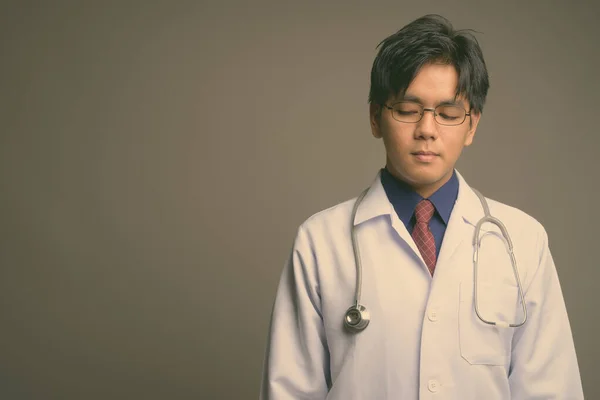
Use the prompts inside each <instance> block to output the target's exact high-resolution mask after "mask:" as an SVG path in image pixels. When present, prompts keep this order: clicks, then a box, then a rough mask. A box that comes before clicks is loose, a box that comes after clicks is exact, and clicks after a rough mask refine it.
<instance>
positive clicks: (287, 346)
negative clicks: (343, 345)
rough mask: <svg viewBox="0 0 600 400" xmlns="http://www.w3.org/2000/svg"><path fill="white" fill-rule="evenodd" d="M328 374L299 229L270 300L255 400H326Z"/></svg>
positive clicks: (310, 268)
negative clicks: (268, 320)
mask: <svg viewBox="0 0 600 400" xmlns="http://www.w3.org/2000/svg"><path fill="white" fill-rule="evenodd" d="M329 376H330V375H329V353H328V349H327V343H326V339H325V329H324V325H323V318H322V314H321V303H320V294H319V287H318V279H317V270H316V261H315V257H314V249H312V248H311V246H310V245H309V240H308V236H307V235H306V232H305V231H304V230H303V228H302V227H300V229H299V230H298V234H297V236H296V240H295V243H294V247H293V249H292V253H291V255H290V257H289V259H288V261H287V262H286V264H285V266H284V269H283V272H282V274H281V279H280V282H279V286H278V289H277V295H276V297H275V304H274V306H273V311H272V315H271V325H270V329H269V337H268V340H267V350H266V355H265V360H264V365H263V380H262V386H261V391H260V399H261V400H288V399H290V400H291V399H294V400H298V399H325V397H326V396H327V391H328V382H330V378H329Z"/></svg>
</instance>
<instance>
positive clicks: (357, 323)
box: [344, 304, 371, 332]
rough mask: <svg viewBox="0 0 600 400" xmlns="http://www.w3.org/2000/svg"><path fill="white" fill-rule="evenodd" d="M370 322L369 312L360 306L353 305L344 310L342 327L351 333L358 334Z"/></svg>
mask: <svg viewBox="0 0 600 400" xmlns="http://www.w3.org/2000/svg"><path fill="white" fill-rule="evenodd" d="M370 321H371V315H370V314H369V310H367V308H366V307H365V306H363V305H361V304H359V305H353V306H352V307H350V308H349V309H348V310H346V315H345V316H344V325H345V326H346V328H347V329H349V330H350V331H352V332H360V331H362V330H364V329H365V328H366V327H367V325H369V322H370Z"/></svg>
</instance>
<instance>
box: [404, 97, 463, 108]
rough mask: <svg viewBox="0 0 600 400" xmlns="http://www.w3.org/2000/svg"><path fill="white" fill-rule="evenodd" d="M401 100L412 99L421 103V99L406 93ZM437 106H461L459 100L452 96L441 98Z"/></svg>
mask: <svg viewBox="0 0 600 400" xmlns="http://www.w3.org/2000/svg"><path fill="white" fill-rule="evenodd" d="M401 101H414V102H416V103H419V104H421V105H422V104H423V100H421V99H420V98H419V97H418V96H412V95H407V96H404V97H402V100H401ZM437 106H461V107H462V104H461V103H460V102H459V101H457V100H456V98H453V99H448V100H442V101H440V102H439V103H437V104H436V107H437Z"/></svg>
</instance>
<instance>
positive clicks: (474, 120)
mask: <svg viewBox="0 0 600 400" xmlns="http://www.w3.org/2000/svg"><path fill="white" fill-rule="evenodd" d="M480 118H481V113H474V112H471V117H470V120H471V121H470V123H469V124H470V126H469V131H468V132H467V136H466V137H465V146H470V145H471V143H473V137H474V136H475V132H476V131H477V126H478V125H479V119H480Z"/></svg>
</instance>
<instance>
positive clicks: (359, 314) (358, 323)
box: [344, 188, 527, 333]
mask: <svg viewBox="0 0 600 400" xmlns="http://www.w3.org/2000/svg"><path fill="white" fill-rule="evenodd" d="M368 191H369V188H367V189H365V190H364V191H363V192H362V193H361V194H360V195H359V196H358V198H357V199H356V201H355V202H354V207H353V209H352V217H351V227H350V233H351V237H352V250H353V252H354V263H355V265H356V290H355V293H354V304H353V305H352V306H351V307H350V308H348V310H347V311H346V314H345V315H344V325H345V326H346V328H347V329H349V330H350V331H351V332H355V333H358V332H361V331H362V330H364V329H365V328H366V327H367V325H369V322H370V321H371V315H370V313H369V310H368V309H367V308H366V307H365V306H364V305H363V304H360V292H361V289H362V263H361V258H360V249H359V246H358V240H357V238H356V226H355V225H354V220H355V217H356V211H357V210H358V206H359V205H360V203H361V202H362V200H363V199H364V197H365V196H366V194H367V192H368ZM473 191H474V192H475V194H476V195H477V197H478V198H479V201H480V202H481V205H482V207H483V211H484V212H485V216H484V217H483V218H481V219H480V220H479V222H477V224H476V225H475V233H474V235H473V245H474V246H475V250H474V253H473V280H474V286H475V288H474V293H473V300H474V304H475V313H476V314H477V317H479V319H480V320H481V321H482V322H484V323H486V324H488V325H493V326H497V327H500V328H509V327H510V328H517V327H519V326H521V325H523V324H525V321H527V307H526V306H525V297H524V295H523V287H522V286H521V279H520V278H519V271H518V270H517V261H516V259H515V255H514V253H513V244H512V241H511V240H510V235H509V234H508V231H507V230H506V227H505V226H504V224H503V223H502V222H501V221H500V220H499V219H497V218H494V217H492V216H491V214H490V209H489V207H488V204H487V201H486V200H485V198H484V197H483V196H482V195H481V193H479V191H477V190H475V189H473ZM485 222H491V223H492V224H494V225H496V226H497V227H498V228H500V231H501V232H502V238H501V239H502V241H503V242H504V244H505V246H506V249H507V252H508V254H509V255H510V262H511V264H512V268H513V273H514V275H515V279H516V281H517V286H518V291H519V298H520V300H521V306H522V309H523V321H521V322H519V323H513V324H510V323H508V322H505V321H489V320H486V319H485V318H483V317H482V316H481V314H480V313H479V303H478V301H477V269H478V261H479V252H480V248H481V240H482V239H483V238H484V237H485V235H490V234H492V232H486V233H484V234H483V235H482V236H481V237H479V231H480V229H481V225H483V224H484V223H485Z"/></svg>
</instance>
